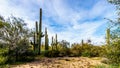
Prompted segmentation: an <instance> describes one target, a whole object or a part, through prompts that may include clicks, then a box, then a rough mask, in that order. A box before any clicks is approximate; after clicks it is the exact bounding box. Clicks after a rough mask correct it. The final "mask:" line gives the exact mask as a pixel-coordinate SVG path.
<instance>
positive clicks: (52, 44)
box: [51, 36, 54, 50]
mask: <svg viewBox="0 0 120 68" xmlns="http://www.w3.org/2000/svg"><path fill="white" fill-rule="evenodd" d="M53 39H54V38H53V36H52V42H51V46H52V50H53V46H54V41H53Z"/></svg>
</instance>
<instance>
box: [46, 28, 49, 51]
mask: <svg viewBox="0 0 120 68" xmlns="http://www.w3.org/2000/svg"><path fill="white" fill-rule="evenodd" d="M48 49H49V44H48V34H47V28H45V50H48Z"/></svg>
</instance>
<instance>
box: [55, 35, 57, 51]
mask: <svg viewBox="0 0 120 68" xmlns="http://www.w3.org/2000/svg"><path fill="white" fill-rule="evenodd" d="M57 45H58V40H57V34H56V35H55V47H56V50H58V49H57Z"/></svg>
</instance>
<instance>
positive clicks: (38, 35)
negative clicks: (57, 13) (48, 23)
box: [31, 9, 44, 55]
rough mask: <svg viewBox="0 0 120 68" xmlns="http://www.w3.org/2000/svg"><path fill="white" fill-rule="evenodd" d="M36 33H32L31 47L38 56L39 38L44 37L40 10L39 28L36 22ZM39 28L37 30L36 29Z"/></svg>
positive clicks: (39, 49)
mask: <svg viewBox="0 0 120 68" xmlns="http://www.w3.org/2000/svg"><path fill="white" fill-rule="evenodd" d="M35 26H36V32H35V33H34V39H33V41H34V42H31V43H32V45H33V47H34V51H37V54H39V55H40V52H41V38H42V37H43V36H44V35H43V33H42V9H40V20H39V26H38V22H37V21H36V25H35ZM38 28H39V29H38Z"/></svg>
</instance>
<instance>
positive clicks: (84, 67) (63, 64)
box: [12, 57, 102, 68]
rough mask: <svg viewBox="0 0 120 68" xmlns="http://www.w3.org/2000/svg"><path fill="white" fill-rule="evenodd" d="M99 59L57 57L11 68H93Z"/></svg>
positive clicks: (99, 61)
mask: <svg viewBox="0 0 120 68" xmlns="http://www.w3.org/2000/svg"><path fill="white" fill-rule="evenodd" d="M100 64H102V63H101V58H98V57H96V58H87V57H58V58H41V59H38V60H35V61H33V62H29V63H26V64H21V65H15V66H13V67H12V68H94V66H95V65H100Z"/></svg>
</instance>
